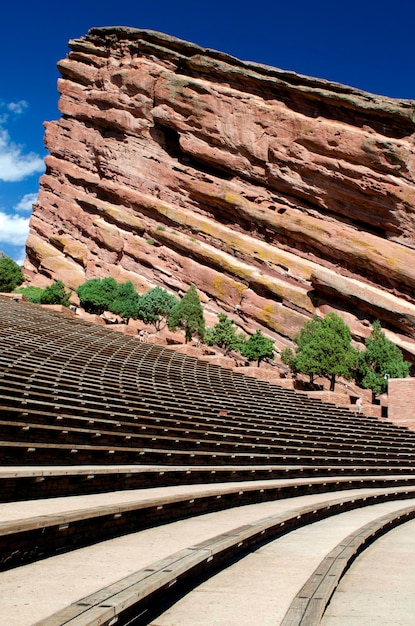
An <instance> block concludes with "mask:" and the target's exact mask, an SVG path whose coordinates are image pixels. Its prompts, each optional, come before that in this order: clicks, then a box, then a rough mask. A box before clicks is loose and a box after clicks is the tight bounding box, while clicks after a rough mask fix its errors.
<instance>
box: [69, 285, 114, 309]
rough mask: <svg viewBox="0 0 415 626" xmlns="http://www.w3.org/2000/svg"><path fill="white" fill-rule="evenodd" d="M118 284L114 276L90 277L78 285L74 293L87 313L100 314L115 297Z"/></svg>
mask: <svg viewBox="0 0 415 626" xmlns="http://www.w3.org/2000/svg"><path fill="white" fill-rule="evenodd" d="M117 291H118V285H117V282H116V281H115V280H114V278H111V277H110V276H108V277H107V278H103V279H101V278H91V279H90V280H87V281H86V282H85V283H83V284H82V285H79V287H78V289H77V290H76V293H77V294H78V297H79V302H80V304H81V306H82V307H83V308H84V309H85V311H87V313H95V314H97V315H101V313H103V312H104V311H108V310H109V309H108V307H109V306H110V304H111V302H113V301H114V300H115V298H116V297H117Z"/></svg>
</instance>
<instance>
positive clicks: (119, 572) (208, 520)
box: [0, 488, 409, 626]
mask: <svg viewBox="0 0 415 626" xmlns="http://www.w3.org/2000/svg"><path fill="white" fill-rule="evenodd" d="M181 489H182V488H181ZM145 491H147V490H145ZM364 491H365V493H368V494H369V493H371V492H373V491H377V490H369V489H368V490H364ZM362 492H363V490H362V489H356V490H350V491H348V492H343V494H346V493H348V494H349V495H362ZM121 493H123V494H124V495H126V494H125V492H121ZM103 495H104V496H105V497H106V496H108V495H110V494H103ZM130 495H131V494H130ZM340 495H341V494H340V493H339V492H334V493H324V494H315V495H307V496H301V497H297V498H289V499H287V500H276V501H273V502H264V503H261V504H254V505H249V506H243V507H237V508H234V509H230V510H225V511H220V512H217V513H210V514H207V515H203V516H198V517H195V518H191V519H187V520H181V521H178V522H174V523H171V524H166V525H164V526H160V527H157V528H150V529H148V530H144V531H141V532H139V533H135V534H131V535H126V536H123V537H120V538H118V539H113V540H110V541H105V542H101V543H98V544H96V545H93V546H90V547H87V548H83V549H79V550H75V551H73V552H69V553H66V554H62V555H58V556H54V557H51V558H48V559H45V560H43V561H39V562H36V563H32V564H30V565H25V566H22V567H18V568H15V569H12V570H10V571H7V572H2V573H0V606H1V607H2V620H3V623H5V624H7V625H8V626H31V625H32V624H34V623H35V622H36V621H38V620H40V619H42V618H45V617H47V616H48V615H51V614H52V613H54V612H55V611H57V610H59V609H61V608H63V607H65V606H67V605H68V604H70V603H71V602H74V601H76V600H78V599H80V598H82V597H84V596H85V595H87V594H90V593H93V592H94V591H97V590H98V589H100V588H102V587H104V586H106V585H108V584H110V583H113V582H115V581H117V580H119V579H120V578H123V577H124V576H127V575H129V574H131V573H132V572H134V571H136V570H138V569H140V568H142V567H145V566H148V565H149V564H150V563H152V562H154V561H156V560H158V559H161V558H162V557H165V556H168V555H169V554H172V553H173V552H175V551H177V550H179V549H181V548H185V547H187V546H190V545H193V544H195V543H198V542H200V541H203V540H205V539H208V538H210V537H213V536H215V535H217V534H219V533H222V532H225V531H226V530H230V529H232V528H235V527H237V526H240V525H243V524H246V523H249V522H251V521H254V520H257V519H261V518H263V517H267V516H269V515H274V514H277V513H280V512H283V511H287V510H293V509H296V508H297V507H298V506H300V505H303V504H307V503H308V504H310V503H317V502H321V501H327V500H331V499H333V500H335V499H337V498H338V497H339V496H340ZM87 497H89V496H87ZM63 500H66V499H63ZM48 502H50V503H54V500H50V501H48ZM408 503H409V501H407V500H406V501H405V502H404V504H408ZM15 504H16V505H17V504H19V505H22V506H24V504H26V506H29V505H30V506H31V505H32V503H31V502H29V503H15ZM33 504H36V506H38V505H39V506H42V504H41V502H36V503H33ZM61 506H62V504H61ZM385 506H386V507H387V506H392V507H393V506H396V508H400V507H402V506H403V502H402V501H399V502H390V503H384V504H382V505H376V508H377V507H385ZM373 508H375V507H373ZM385 510H390V509H388V508H386V509H385V508H383V509H382V510H381V509H380V508H379V509H378V511H381V512H382V511H385ZM381 512H380V513H379V515H380V514H381ZM351 513H356V514H359V513H361V514H363V515H365V514H366V513H368V509H367V510H366V509H361V510H360V511H356V512H351ZM377 515H378V513H376V516H377ZM333 522H334V518H332V519H331V520H327V522H326V528H325V529H323V531H322V533H320V536H322V537H323V538H324V541H323V547H322V549H321V550H320V551H319V552H318V554H317V555H315V556H314V557H313V558H312V559H311V560H310V565H309V567H308V568H307V569H304V565H305V563H304V554H306V555H307V554H308V551H309V548H310V546H311V545H314V544H315V545H316V546H317V545H318V543H319V542H320V539H319V540H317V539H311V540H307V539H306V546H307V548H306V549H301V548H300V558H299V559H298V558H297V566H296V567H297V568H298V567H299V569H300V570H301V572H302V573H301V572H300V574H298V576H297V577H294V579H293V580H295V584H294V585H293V587H292V588H295V590H297V588H299V587H300V586H301V584H303V582H304V581H305V578H307V576H308V572H309V570H310V569H311V571H312V570H313V569H314V567H315V565H316V563H318V562H319V560H320V558H322V556H324V554H325V553H326V552H327V551H328V550H330V549H331V547H332V544H335V543H336V542H337V540H338V537H339V536H343V535H345V534H348V532H350V531H349V530H345V529H343V528H342V529H341V531H340V532H338V533H337V534H335V536H334V538H333V539H332V540H330V541H329V542H326V540H325V538H326V536H328V532H327V528H330V527H332V525H333ZM360 523H361V521H360V519H359V522H358V523H357V525H360ZM362 523H363V522H362ZM316 526H317V525H316ZM298 532H299V533H301V532H305V533H307V532H308V531H307V529H303V531H298ZM287 538H289V540H288V544H287V545H291V547H290V548H289V551H288V555H290V554H291V556H288V557H286V558H285V561H281V557H280V556H278V555H276V556H275V557H273V556H272V557H267V559H268V562H269V563H270V564H271V568H269V567H267V569H266V572H267V574H266V576H265V577H264V576H261V578H262V583H261V582H258V583H254V582H253V583H252V585H251V584H250V583H249V579H247V575H246V574H245V576H242V578H245V579H246V580H247V582H248V591H247V595H248V597H249V594H250V593H252V592H253V591H252V590H253V589H260V588H262V585H263V584H264V578H265V579H266V581H267V583H268V578H269V576H268V570H269V569H271V570H272V569H275V571H280V570H277V568H275V562H276V561H277V562H284V563H291V559H292V558H294V557H293V555H294V554H296V553H297V554H298V549H299V548H298V547H297V541H296V540H293V539H292V537H291V536H290V535H287ZM290 542H291V543H290ZM327 543H328V545H326V544H327ZM298 545H300V544H298ZM303 546H304V544H303ZM261 550H262V549H261ZM258 552H260V551H258ZM258 552H257V553H254V554H253V555H252V557H248V559H249V558H252V559H253V560H254V561H255V560H256V559H257V554H258ZM307 560H308V557H307ZM244 561H245V559H244ZM244 561H242V562H241V563H243V562H244ZM247 563H248V561H247ZM272 563H273V565H272ZM255 569H256V568H253V570H251V571H250V570H248V574H249V577H251V575H252V576H253V573H252V572H253V571H254V570H255ZM259 569H260V570H261V566H260V568H259ZM311 571H310V572H309V573H311ZM283 572H284V573H283V576H282V581H281V579H280V582H279V583H278V582H275V583H274V584H273V585H271V589H270V591H271V592H272V593H270V594H269V596H268V600H269V599H272V598H273V597H275V595H277V597H281V598H282V597H284V598H285V599H284V601H283V602H281V604H280V605H279V606H281V607H282V608H281V609H280V612H282V611H283V612H284V613H285V610H284V607H285V606H286V605H287V603H288V604H289V601H290V599H291V595H292V588H291V587H290V590H289V591H287V592H283V589H285V585H286V583H287V581H288V579H291V574H290V576H289V577H287V574H286V571H285V566H284V568H283ZM238 577H239V575H238ZM232 578H234V576H232ZM300 579H301V580H300ZM275 585H276V586H275ZM276 590H278V591H277V593H276ZM284 594H286V596H285V595H284ZM235 597H239V596H238V594H237V593H236V591H232V592H231V596H230V598H231V600H230V602H231V606H232V605H235V604H236V603H235ZM232 598H233V599H232ZM216 602H217V600H215V603H216ZM241 606H242V605H241ZM225 607H226V602H225V601H224V605H223V609H222V610H221V613H222V615H223V614H224V613H225ZM261 611H262V614H263V615H264V619H265V613H264V611H265V609H261ZM271 612H272V615H273V619H274V621H273V622H272V623H273V624H275V623H278V622H276V621H275V618H276V613H275V610H274V609H272V611H271ZM204 615H205V618H204V619H205V621H202V622H197V621H196V622H195V621H194V617H192V618H191V620H190V621H188V622H187V623H188V624H190V623H191V624H192V625H194V624H197V623H203V624H209V625H211V624H215V621H212V620H211V619H210V617H209V615H210V613H209V610H207V614H206V613H204ZM234 615H235V613H234V612H231V618H232V619H233V617H234ZM207 616H208V617H207ZM163 619H164V620H166V619H167V620H168V619H170V618H163ZM182 619H183V617H180V621H179V622H175V621H171V622H169V621H163V622H160V624H169V625H171V624H174V623H180V624H183V625H184V624H185V622H183V621H182ZM206 619H207V621H206ZM214 619H217V618H216V617H215V618H214ZM228 619H229V614H228ZM241 619H242V618H241V617H240V616H239V617H238V619H236V621H231V622H229V621H228V622H221V621H218V622H217V623H218V624H221V623H229V624H231V623H235V624H242V623H244V622H243V621H241ZM261 619H262V617H261ZM192 620H193V621H192ZM157 623H158V622H157ZM245 623H247V622H245ZM249 623H250V624H252V623H258V624H261V623H262V622H258V621H254V622H252V621H251V622H249ZM263 623H264V624H265V623H267V622H263Z"/></svg>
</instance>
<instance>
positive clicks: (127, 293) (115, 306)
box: [108, 280, 141, 322]
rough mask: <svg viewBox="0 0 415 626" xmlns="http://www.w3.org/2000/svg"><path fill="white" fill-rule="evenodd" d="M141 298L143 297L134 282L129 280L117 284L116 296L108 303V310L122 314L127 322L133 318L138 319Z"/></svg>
mask: <svg viewBox="0 0 415 626" xmlns="http://www.w3.org/2000/svg"><path fill="white" fill-rule="evenodd" d="M140 300H141V298H140V296H139V295H138V293H137V291H136V290H135V287H134V285H133V283H132V282H131V281H130V280H128V281H127V282H125V283H121V284H119V285H117V292H116V295H115V298H114V299H113V300H112V302H110V303H108V311H111V312H112V313H115V314H116V315H120V316H121V317H123V318H125V319H126V320H127V322H128V321H129V320H130V319H131V318H133V319H137V317H138V308H139V304H140Z"/></svg>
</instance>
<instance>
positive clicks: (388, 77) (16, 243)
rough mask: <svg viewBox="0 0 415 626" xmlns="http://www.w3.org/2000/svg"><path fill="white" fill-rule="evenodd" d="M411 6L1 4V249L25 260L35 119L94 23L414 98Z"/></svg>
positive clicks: (47, 113) (38, 170)
mask: <svg viewBox="0 0 415 626" xmlns="http://www.w3.org/2000/svg"><path fill="white" fill-rule="evenodd" d="M414 23H415V2H414V1H413V0H395V2H393V3H392V2H386V1H385V0H377V1H376V2H375V1H374V0H360V1H356V0H349V1H348V2H347V3H337V2H334V1H333V0H322V1H320V2H319V0H314V2H306V1H303V0H297V1H296V2H293V1H292V2H287V1H286V0H284V1H280V0H256V2H245V0H239V2H232V1H231V0H221V1H219V0H210V1H208V2H204V3H201V2H195V1H194V0H193V1H192V2H190V1H188V0H184V1H180V0H177V1H176V2H174V0H171V1H170V2H166V1H165V0H158V1H157V2H154V1H153V2H148V1H147V2H145V3H144V2H140V0H132V1H126V0H117V1H114V0H111V1H108V0H66V2H56V1H54V2H52V1H51V0H46V1H43V2H42V0H38V2H29V0H25V1H24V2H23V3H22V2H15V3H11V2H7V3H6V4H5V6H4V7H3V8H2V21H1V26H0V29H1V36H0V71H1V81H0V250H3V251H4V252H6V253H7V254H9V255H10V256H11V257H12V258H14V259H15V260H18V261H21V260H22V259H23V258H24V243H25V239H26V236H27V232H28V221H29V217H30V211H31V205H32V202H33V201H34V200H35V198H36V196H37V191H38V181H39V177H40V175H41V174H42V172H43V169H44V166H43V159H44V156H45V150H44V147H43V133H44V129H43V126H42V124H43V122H44V121H49V120H53V119H57V118H58V117H59V113H58V109H57V102H58V93H57V89H56V81H57V78H58V71H57V69H56V63H57V61H59V60H60V59H62V58H64V57H65V56H66V54H67V52H68V46H67V42H68V40H69V39H71V38H76V37H80V36H82V35H84V34H86V33H87V31H88V30H89V28H92V27H93V26H114V25H122V26H134V27H137V28H150V29H152V30H159V31H162V32H165V33H168V34H170V35H174V36H176V37H180V38H182V39H186V40H188V41H192V42H194V43H197V44H199V45H202V46H205V47H209V48H214V49H217V50H221V51H224V52H228V53H230V54H232V55H234V56H236V57H238V58H241V59H245V60H251V61H257V62H259V63H265V64H267V65H273V66H276V67H280V68H282V69H286V70H292V71H295V72H298V73H300V74H307V75H311V76H318V77H321V78H326V79H329V80H335V81H337V82H341V83H344V84H347V85H352V86H354V87H358V88H360V89H364V90H366V91H370V92H372V93H378V94H381V95H388V96H391V97H395V98H410V99H414V100H415V80H414V76H415V74H414V60H413V59H414V53H413V49H414V36H413V32H414Z"/></svg>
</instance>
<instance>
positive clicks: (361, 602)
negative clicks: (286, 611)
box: [321, 521, 415, 626]
mask: <svg viewBox="0 0 415 626" xmlns="http://www.w3.org/2000/svg"><path fill="white" fill-rule="evenodd" d="M321 624H322V626H374V625H376V626H413V624H415V521H411V522H407V523H406V524H402V526H398V527H397V528H395V529H394V530H392V531H390V532H389V533H387V534H386V535H384V536H383V537H381V538H380V539H378V541H376V542H375V543H374V544H373V545H372V546H370V547H369V548H368V549H367V550H365V551H364V552H363V553H362V554H361V555H360V556H359V558H358V559H357V560H356V561H355V563H354V564H353V567H352V568H351V569H350V570H349V572H348V573H347V574H346V575H345V577H344V578H343V579H342V580H341V581H340V584H339V586H338V588H337V591H336V593H335V594H334V596H333V599H332V601H331V603H330V605H329V606H328V608H327V611H326V613H325V615H324V617H323V620H322V622H321Z"/></svg>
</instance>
